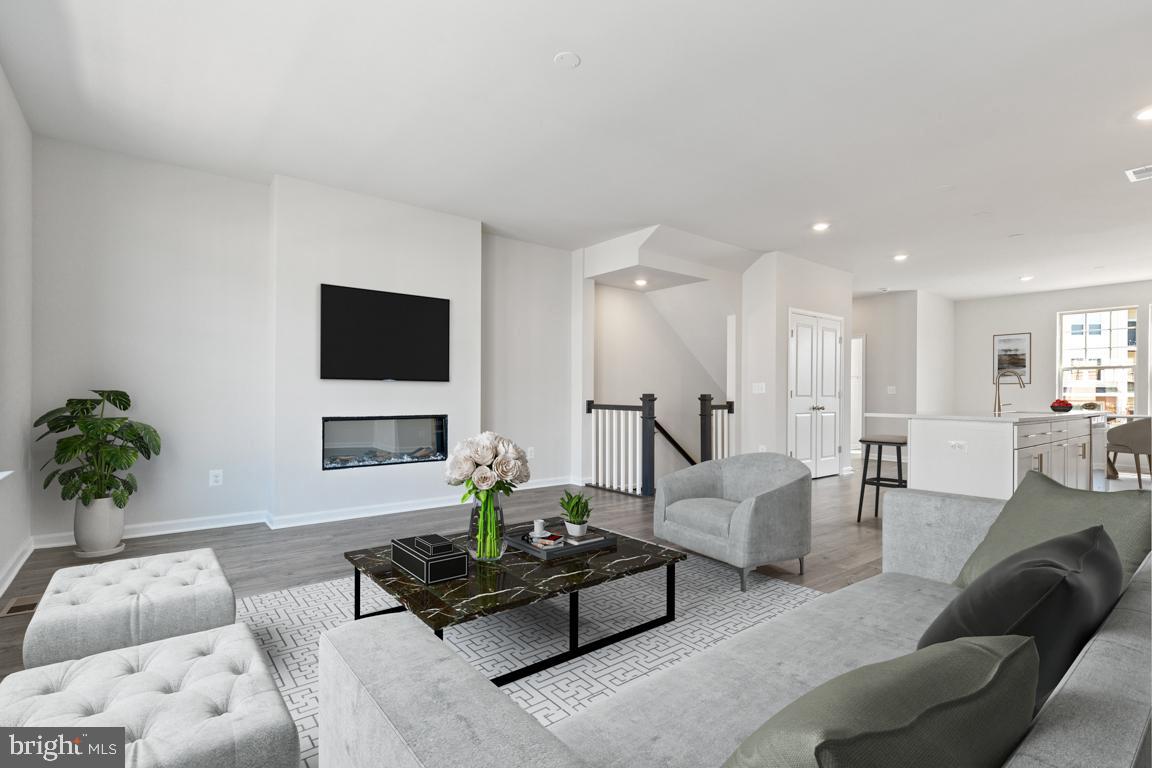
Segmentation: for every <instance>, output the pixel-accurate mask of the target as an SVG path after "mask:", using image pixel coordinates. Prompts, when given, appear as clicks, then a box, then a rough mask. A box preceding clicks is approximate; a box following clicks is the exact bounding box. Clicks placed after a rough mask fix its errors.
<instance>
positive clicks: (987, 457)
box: [908, 411, 1104, 499]
mask: <svg viewBox="0 0 1152 768" xmlns="http://www.w3.org/2000/svg"><path fill="white" fill-rule="evenodd" d="M1094 421H1099V422H1100V423H1101V426H1102V425H1103V421H1104V419H1103V418H1102V414H1099V413H1086V412H1084V411H1074V412H1071V413H1005V414H1004V415H1002V416H990V415H988V416H981V415H939V416H934V415H914V416H911V417H909V419H908V448H909V452H910V453H911V454H912V455H913V456H914V458H913V460H912V461H911V462H909V473H908V487H909V488H918V489H921V490H926V491H939V492H942V493H960V494H965V495H968V496H986V497H989V498H994V499H1007V498H1008V497H1009V496H1011V495H1012V492H1013V491H1014V490H1015V489H1016V486H1017V485H1019V484H1020V481H1021V480H1023V479H1024V475H1026V474H1027V473H1028V471H1029V470H1035V471H1036V472H1041V473H1043V474H1045V475H1048V476H1049V477H1051V478H1052V479H1054V480H1056V481H1057V482H1059V483H1063V484H1064V485H1067V486H1069V487H1071V488H1080V489H1083V490H1090V489H1091V488H1092V464H1093V450H1092V449H1093V440H1092V429H1093V422H1094ZM1102 447H1103V446H1100V448H1102Z"/></svg>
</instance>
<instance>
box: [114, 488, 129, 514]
mask: <svg viewBox="0 0 1152 768" xmlns="http://www.w3.org/2000/svg"><path fill="white" fill-rule="evenodd" d="M112 503H113V504H115V505H116V506H118V507H120V509H124V507H126V506H128V491H126V490H124V489H123V488H118V489H117V490H115V491H112Z"/></svg>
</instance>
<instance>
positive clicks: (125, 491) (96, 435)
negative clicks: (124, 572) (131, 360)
mask: <svg viewBox="0 0 1152 768" xmlns="http://www.w3.org/2000/svg"><path fill="white" fill-rule="evenodd" d="M92 393H93V394H94V395H96V397H80V398H69V399H68V400H67V401H66V402H65V403H64V405H63V406H62V407H60V408H53V409H52V410H50V411H48V413H46V414H44V415H43V416H41V417H40V418H38V419H36V421H35V422H33V426H35V427H44V433H43V434H41V435H40V436H39V437H37V438H36V439H37V440H43V439H44V438H46V437H48V436H49V435H63V437H60V438H59V439H58V440H57V441H56V450H55V452H54V453H53V455H52V458H50V459H49V460H48V461H46V462H44V466H42V467H41V469H45V468H47V467H48V465H49V464H53V463H55V464H56V465H57V467H56V468H55V469H53V470H52V471H51V472H49V473H48V475H47V476H46V477H45V478H44V488H45V489H47V488H48V486H50V485H51V484H52V483H53V481H55V482H58V483H59V484H60V496H61V498H63V499H64V500H65V501H72V500H73V499H75V500H76V518H75V522H74V524H73V525H74V529H75V532H76V545H77V546H78V547H79V549H77V550H76V554H77V555H79V556H80V557H103V556H104V555H112V554H115V553H117V552H119V551H121V550H122V549H124V542H123V541H122V540H121V538H122V536H123V534H124V507H126V506H128V499H129V497H130V496H131V495H132V494H133V493H135V492H136V488H137V485H136V476H135V475H133V474H132V473H131V472H129V471H128V470H130V469H132V465H133V464H135V463H136V461H137V460H138V459H139V458H140V457H144V458H145V459H151V458H152V457H153V456H154V455H156V454H158V453H160V435H159V434H158V433H157V432H156V430H155V429H153V428H152V427H150V426H149V425H147V424H145V423H143V422H140V421H133V420H132V419H129V418H128V417H127V416H124V415H122V414H109V413H107V410H108V408H109V407H111V408H113V409H115V410H116V411H121V412H123V411H127V410H128V409H129V408H131V407H132V399H131V398H130V397H128V394H127V393H126V392H121V391H120V390H118V389H94V390H92Z"/></svg>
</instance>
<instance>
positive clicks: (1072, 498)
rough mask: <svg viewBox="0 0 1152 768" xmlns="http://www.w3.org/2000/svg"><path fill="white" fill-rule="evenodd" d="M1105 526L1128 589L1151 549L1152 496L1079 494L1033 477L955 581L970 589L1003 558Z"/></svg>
mask: <svg viewBox="0 0 1152 768" xmlns="http://www.w3.org/2000/svg"><path fill="white" fill-rule="evenodd" d="M1097 525H1102V526H1104V530H1105V531H1106V532H1107V533H1108V536H1109V538H1111V539H1112V543H1113V544H1115V545H1116V552H1117V554H1119V555H1120V566H1121V567H1122V568H1123V569H1124V584H1125V585H1127V584H1128V581H1129V580H1130V579H1131V578H1132V574H1134V573H1136V569H1137V568H1139V567H1140V563H1142V562H1144V558H1145V557H1147V556H1148V550H1149V549H1150V548H1152V494H1149V493H1145V492H1143V491H1117V492H1115V493H1102V492H1098V491H1078V490H1076V489H1075V488H1069V487H1068V486H1066V485H1061V484H1060V483H1058V482H1056V481H1055V480H1053V479H1052V478H1050V477H1047V476H1046V475H1042V474H1040V473H1039V472H1029V473H1028V474H1027V475H1025V476H1024V481H1023V482H1021V483H1020V487H1018V488H1017V489H1016V492H1015V493H1013V494H1012V498H1010V499H1008V502H1007V503H1006V504H1005V505H1004V509H1003V511H1001V512H1000V516H999V517H997V518H996V522H994V523H992V527H991V528H989V529H988V533H987V535H985V536H984V540H983V541H982V542H980V545H979V546H978V547H976V550H975V551H974V552H973V553H972V554H971V556H969V558H968V562H966V563H964V567H963V568H961V569H960V575H959V576H957V577H956V581H955V582H953V583H954V584H955V585H956V586H958V587H961V588H963V587H967V586H968V585H969V584H971V583H972V582H973V581H975V580H976V577H977V576H979V575H980V574H982V573H984V571H986V570H988V569H989V568H991V567H992V566H994V565H996V564H997V563H999V562H1000V561H1001V560H1003V559H1004V558H1006V557H1008V556H1010V555H1014V554H1016V553H1017V552H1019V551H1020V550H1022V549H1027V548H1028V547H1032V546H1035V545H1037V544H1040V543H1042V542H1045V541H1048V540H1049V539H1054V538H1056V537H1057V536H1066V535H1068V534H1070V533H1076V532H1078V531H1082V530H1084V529H1085V528H1092V527H1093V526H1097Z"/></svg>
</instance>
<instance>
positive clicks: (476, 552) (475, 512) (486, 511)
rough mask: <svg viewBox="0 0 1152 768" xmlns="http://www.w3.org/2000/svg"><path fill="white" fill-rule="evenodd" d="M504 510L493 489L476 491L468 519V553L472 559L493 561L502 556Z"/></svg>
mask: <svg viewBox="0 0 1152 768" xmlns="http://www.w3.org/2000/svg"><path fill="white" fill-rule="evenodd" d="M507 548H508V544H507V542H505V541H504V510H503V509H501V507H500V499H499V494H497V493H496V492H495V491H477V493H476V495H475V496H474V497H473V498H472V515H471V517H470V518H469V519H468V554H469V555H471V556H472V559H473V560H479V561H481V562H493V561H496V560H499V559H500V558H501V557H503V556H504V550H505V549H507Z"/></svg>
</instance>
